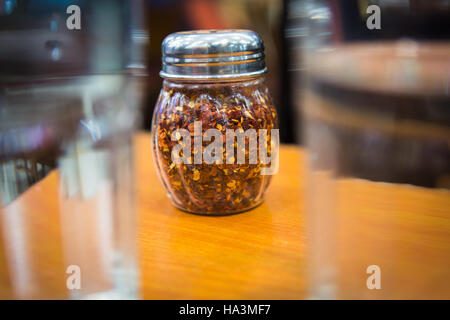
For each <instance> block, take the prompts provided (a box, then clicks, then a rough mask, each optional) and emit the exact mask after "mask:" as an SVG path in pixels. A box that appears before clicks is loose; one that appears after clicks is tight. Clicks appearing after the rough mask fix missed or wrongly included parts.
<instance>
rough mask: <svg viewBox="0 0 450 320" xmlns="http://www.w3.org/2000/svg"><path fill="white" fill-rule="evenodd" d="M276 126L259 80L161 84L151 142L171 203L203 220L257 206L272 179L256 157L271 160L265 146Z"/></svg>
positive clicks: (270, 150)
mask: <svg viewBox="0 0 450 320" xmlns="http://www.w3.org/2000/svg"><path fill="white" fill-rule="evenodd" d="M277 128H278V122H277V114H276V111H275V108H274V107H273V104H272V102H271V98H270V95H269V92H268V89H267V87H266V85H265V83H264V78H263V77H262V76H260V77H258V78H256V79H255V78H254V79H251V80H247V81H239V82H216V83H211V82H208V83H194V82H191V83H188V82H178V81H169V80H165V81H164V83H163V87H162V90H161V93H160V96H159V99H158V101H157V104H156V107H155V111H154V115H153V123H152V142H153V156H154V160H155V165H156V169H157V171H158V173H159V177H160V180H161V182H162V184H163V186H164V188H165V190H166V192H167V195H168V197H169V198H170V199H171V201H172V203H173V204H174V205H175V206H176V207H177V208H179V209H182V210H184V211H188V212H191V213H197V214H206V215H225V214H233V213H238V212H242V211H245V210H248V209H251V208H253V207H256V206H258V205H259V204H261V203H262V201H263V196H264V193H265V191H266V189H267V187H268V185H269V183H270V179H271V176H270V174H262V172H261V169H262V168H268V167H270V166H271V165H272V162H273V161H269V163H268V162H267V161H264V160H263V161H261V159H262V157H264V156H266V159H267V158H268V157H270V159H273V158H275V156H277V150H275V149H274V148H273V146H272V143H271V141H272V140H273V139H274V138H275V134H273V133H274V132H276V135H277V133H278V132H277ZM263 132H265V133H266V135H265V136H264V137H262V138H261V136H260V135H261V133H263ZM233 133H234V134H235V136H233ZM253 133H254V134H255V135H252V134H253ZM239 135H241V137H242V135H243V136H244V138H242V139H241V140H240V138H239ZM255 136H256V139H257V140H258V141H257V143H255V141H252V138H255ZM235 138H236V139H235ZM231 139H233V142H232V140H231ZM253 140H254V139H253ZM255 147H256V149H257V150H254V149H255ZM242 149H244V150H242ZM252 149H253V150H252ZM263 149H264V150H263ZM180 150H181V152H178V151H180ZM240 151H242V153H241V154H240ZM263 151H264V152H263ZM177 152H178V153H177ZM252 152H253V153H252ZM264 153H265V154H264ZM255 154H256V155H257V158H254V157H253V155H255ZM177 155H178V158H177ZM263 171H264V169H263Z"/></svg>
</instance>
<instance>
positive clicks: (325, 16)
mask: <svg viewBox="0 0 450 320" xmlns="http://www.w3.org/2000/svg"><path fill="white" fill-rule="evenodd" d="M373 5H375V7H373ZM370 6H372V7H370ZM449 6H450V4H449V2H448V1H426V2H425V1H297V2H294V5H292V8H297V12H298V13H299V14H298V15H297V16H299V17H300V18H298V20H297V21H298V25H299V27H297V29H295V23H294V28H292V31H293V34H294V35H293V36H294V37H296V40H297V42H296V45H297V47H300V48H301V52H302V55H301V60H299V61H300V62H299V66H300V73H301V74H300V75H299V76H301V77H302V79H303V80H304V81H303V84H304V86H303V88H302V91H301V92H299V99H298V105H299V108H300V109H301V115H302V118H303V134H304V144H305V146H306V148H307V152H308V181H307V182H308V190H307V193H308V196H307V199H308V203H307V212H308V216H307V217H308V231H309V241H310V242H309V245H310V246H309V247H310V262H311V268H310V271H311V273H310V280H311V297H319V298H357V299H358V298H384V299H386V298H387V299H390V298H449V297H450V291H449V288H450V286H449V284H450V282H449V280H448V279H450V273H449V268H448V267H447V266H448V265H450V191H449V188H450V184H449V181H450V180H449V177H450V109H449V106H450V97H449V91H448V90H449V89H448V88H449V79H450V42H449V37H450V32H449V30H450V23H449V21H450V19H449V17H450V9H449V8H450V7H449ZM377 12H378V13H377ZM295 31H297V32H295ZM374 268H375V269H376V270H379V271H380V277H381V287H380V288H377V284H378V283H377V281H376V280H375V278H376V277H377V275H374V276H373V277H372V278H369V277H370V276H371V275H372V273H373V270H375V269H374ZM377 268H379V269H377ZM371 270H372V271H371ZM377 274H378V273H377Z"/></svg>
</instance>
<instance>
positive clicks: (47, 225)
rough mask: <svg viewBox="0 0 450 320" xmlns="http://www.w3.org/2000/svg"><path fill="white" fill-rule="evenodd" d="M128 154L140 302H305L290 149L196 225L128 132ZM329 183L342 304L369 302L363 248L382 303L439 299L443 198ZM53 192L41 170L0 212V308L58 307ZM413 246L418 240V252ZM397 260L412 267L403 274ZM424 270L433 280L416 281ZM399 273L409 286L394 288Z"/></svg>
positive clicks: (300, 175) (444, 284) (52, 182)
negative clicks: (46, 303)
mask: <svg viewBox="0 0 450 320" xmlns="http://www.w3.org/2000/svg"><path fill="white" fill-rule="evenodd" d="M135 145H136V146H135V168H136V191H137V199H136V201H137V203H136V207H137V215H138V222H139V223H138V231H137V232H138V233H137V238H138V243H139V251H138V254H139V266H140V273H141V275H140V284H141V288H140V289H141V295H142V297H143V298H145V299H302V298H306V297H307V296H306V286H307V283H306V281H307V276H306V273H305V268H306V250H305V247H306V246H305V232H304V231H305V230H304V229H305V221H304V220H305V214H304V209H303V205H304V197H303V194H304V191H305V190H304V188H305V185H304V176H305V172H304V170H305V169H304V162H305V155H304V152H303V151H302V150H301V149H300V148H298V147H295V146H287V145H283V146H282V147H281V150H280V171H279V173H278V174H277V175H276V176H275V177H274V179H273V181H272V184H271V186H270V187H269V190H268V192H267V195H266V201H265V202H264V203H263V204H262V205H261V206H259V207H258V208H256V209H254V210H251V211H248V212H245V213H241V214H237V215H233V216H225V217H205V216H196V215H192V214H187V213H184V212H181V211H179V210H177V209H175V208H174V207H173V206H172V205H171V204H170V202H169V200H168V199H167V197H166V195H165V193H164V191H163V189H162V187H161V185H160V183H159V181H158V179H157V174H156V172H155V170H154V168H153V160H152V155H151V145H150V135H149V134H146V133H140V134H138V135H137V136H136V141H135ZM336 185H337V196H338V200H339V205H338V214H339V217H340V219H341V221H345V226H346V227H344V228H340V229H339V230H340V231H341V232H342V233H341V242H340V243H341V244H343V245H344V246H345V248H344V249H346V250H341V252H343V254H342V255H340V257H341V258H345V259H344V260H345V261H344V263H343V264H342V265H341V267H342V270H344V272H345V273H346V274H347V276H345V277H343V278H341V279H350V280H351V281H350V282H348V283H347V284H348V286H349V288H351V292H352V294H353V295H352V294H348V295H347V296H351V297H356V298H370V297H380V294H379V295H378V296H377V295H376V294H375V295H374V294H373V293H371V294H367V289H366V288H365V287H364V286H365V281H366V278H367V274H366V273H365V268H363V267H364V264H365V263H371V264H372V263H373V262H372V261H373V259H370V257H373V255H372V256H370V255H368V254H367V250H369V251H370V250H371V252H372V253H374V252H375V253H377V252H378V253H379V254H378V258H382V259H383V265H384V266H385V267H386V268H388V269H389V270H390V271H388V275H387V279H390V280H389V281H391V280H392V283H391V287H389V286H388V287H387V288H388V290H386V291H385V292H386V294H389V295H391V296H392V297H402V296H407V297H408V295H406V294H405V290H406V292H408V291H411V292H412V293H411V294H410V295H409V296H411V297H418V296H420V297H435V298H442V297H445V296H448V295H449V289H448V288H449V287H450V286H448V285H449V281H450V280H449V279H450V277H448V276H449V267H448V266H449V264H450V260H449V259H450V251H449V250H450V243H449V239H450V235H449V230H450V226H449V218H450V212H449V210H450V197H449V193H448V192H447V191H443V190H437V191H434V190H426V189H423V188H412V187H409V186H397V185H392V184H377V183H373V182H369V181H363V180H357V179H347V180H343V181H339V182H338V183H337V184H336ZM57 191H58V174H57V172H52V173H51V174H49V175H48V176H47V177H46V178H45V179H43V180H42V181H40V182H39V183H38V184H36V185H35V186H33V187H32V188H30V189H29V190H28V191H27V192H25V193H24V194H22V195H21V196H20V197H19V198H18V199H16V201H14V202H13V203H12V204H11V205H9V206H7V207H6V208H3V210H2V211H1V212H0V233H1V234H0V239H2V240H0V244H1V245H0V298H3V299H4V298H23V297H27V298H30V297H31V298H49V297H56V298H65V297H66V292H65V289H64V286H65V274H64V265H63V258H62V248H61V240H60V226H59V214H58V205H57V203H58V201H57V200H56V198H55V197H57ZM411 199H417V202H414V203H411ZM12 231H14V232H12ZM424 233H425V234H424ZM368 235H370V236H368ZM380 239H381V242H380V241H379V240H380ZM383 239H384V240H383ZM424 239H427V241H428V242H427V243H423V242H422V243H417V241H420V240H424ZM391 246H393V247H391ZM391 248H395V250H393V249H392V250H391ZM415 248H416V249H415ZM414 250H416V253H415V254H411V252H412V251H414ZM438 252H441V255H440V256H439V255H437V253H438ZM403 258H404V259H403ZM355 259H356V260H355ZM402 259H403V260H402ZM408 261H410V262H411V261H412V262H414V263H416V264H417V265H414V266H411V265H409V267H408V265H405V263H407V262H408ZM404 268H406V271H405V269H404ZM411 268H412V269H413V270H412V271H411ZM408 270H409V271H408ZM429 270H433V272H434V273H433V274H432V275H431V277H432V278H430V275H429V274H428V275H421V274H422V273H423V271H425V274H426V273H427V272H426V271H429ZM408 272H409V273H408ZM402 274H403V276H401V275H402ZM399 275H400V276H399ZM408 275H413V276H416V275H418V276H419V278H418V279H417V281H415V282H412V283H409V284H407V285H405V284H404V281H405V279H406V280H408V279H409V278H408ZM445 276H447V278H443V277H445ZM439 279H440V280H439ZM437 281H440V283H439V284H437V283H438V282H437ZM12 283H14V285H11V284H12ZM413 289H414V290H413ZM417 290H419V291H417ZM355 294H356V295H357V296H354V295H355ZM381 297H383V298H386V297H387V298H389V296H385V295H381Z"/></svg>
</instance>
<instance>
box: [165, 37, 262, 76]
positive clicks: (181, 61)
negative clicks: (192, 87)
mask: <svg viewBox="0 0 450 320" xmlns="http://www.w3.org/2000/svg"><path fill="white" fill-rule="evenodd" d="M161 49H162V70H161V72H160V76H161V77H163V78H169V79H180V80H190V81H204V80H227V79H230V80H235V79H236V78H247V77H252V76H256V75H259V74H262V73H265V72H266V71H267V68H266V66H265V63H264V43H263V41H262V39H261V38H260V37H259V35H258V34H257V33H256V32H253V31H250V30H197V31H186V32H176V33H172V34H170V35H168V36H167V37H166V38H165V39H164V41H163V43H162V45H161Z"/></svg>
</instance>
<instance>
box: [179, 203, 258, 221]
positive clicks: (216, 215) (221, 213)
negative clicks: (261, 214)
mask: <svg viewBox="0 0 450 320" xmlns="http://www.w3.org/2000/svg"><path fill="white" fill-rule="evenodd" d="M263 202H264V199H262V200H261V201H259V202H257V203H256V204H254V205H253V206H251V207H248V208H245V209H242V210H237V211H229V212H219V213H215V212H213V213H205V212H199V211H191V210H187V209H185V208H182V207H180V206H178V205H176V204H174V203H173V202H172V205H173V206H174V207H175V208H177V209H178V210H181V211H183V212H186V213H190V214H195V215H198V216H209V217H221V216H231V215H234V214H240V213H244V212H247V211H250V210H253V209H255V208H257V207H259V206H260V205H261V204H262V203H263Z"/></svg>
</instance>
